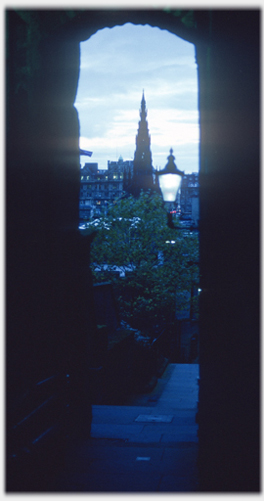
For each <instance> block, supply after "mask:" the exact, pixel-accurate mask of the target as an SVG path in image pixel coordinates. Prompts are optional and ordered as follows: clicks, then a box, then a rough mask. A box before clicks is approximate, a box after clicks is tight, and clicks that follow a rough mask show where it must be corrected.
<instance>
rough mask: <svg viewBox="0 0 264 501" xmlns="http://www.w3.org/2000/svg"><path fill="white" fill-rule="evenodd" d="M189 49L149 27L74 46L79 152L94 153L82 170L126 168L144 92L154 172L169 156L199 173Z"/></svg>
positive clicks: (104, 33)
mask: <svg viewBox="0 0 264 501" xmlns="http://www.w3.org/2000/svg"><path fill="white" fill-rule="evenodd" d="M197 85H198V84H197V65H196V62H195V49H194V46H193V45H192V44H191V43H189V42H186V41H184V40H182V39H181V38H179V37H176V36H175V35H173V34H171V33H169V32H167V31H166V30H161V29H159V28H152V27H150V26H134V25H132V24H129V23H128V24H126V25H124V26H116V27H115V28H111V29H110V28H105V29H103V30H100V31H98V32H97V33H96V34H94V35H93V36H92V37H91V38H90V39H89V40H87V41H85V42H82V43H81V67H80V78H79V84H78V89H77V95H76V101H75V107H76V109H77V111H78V115H79V121H80V147H81V148H83V149H87V150H90V151H92V152H93V155H92V157H91V158H89V157H83V156H82V157H81V163H82V164H84V163H85V162H87V161H93V162H97V163H98V165H99V168H100V169H106V168H107V160H117V159H118V158H119V157H120V156H122V158H123V159H124V160H133V158H134V152H135V138H136V134H137V130H138V122H139V120H140V117H139V109H140V103H141V98H142V92H143V89H144V94H145V99H146V106H147V110H148V115H147V120H148V126H149V133H150V137H151V152H152V161H153V167H154V168H159V167H160V168H163V167H164V165H165V164H166V162H167V157H168V155H169V150H170V148H173V152H174V155H175V157H176V164H177V166H178V168H179V169H180V170H183V171H185V172H187V173H190V172H197V171H198V168H199V167H198V158H199V154H198V151H199V114H198V91H197Z"/></svg>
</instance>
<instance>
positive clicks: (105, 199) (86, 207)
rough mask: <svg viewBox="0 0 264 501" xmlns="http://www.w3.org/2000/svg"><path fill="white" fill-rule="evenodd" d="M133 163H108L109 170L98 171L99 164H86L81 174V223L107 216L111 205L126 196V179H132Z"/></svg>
mask: <svg viewBox="0 0 264 501" xmlns="http://www.w3.org/2000/svg"><path fill="white" fill-rule="evenodd" d="M132 170H133V161H132V160H126V161H124V160H123V159H122V158H121V157H120V158H119V160H118V161H117V162H112V161H108V168H107V169H105V170H102V169H98V164H97V163H86V164H85V165H84V167H83V168H82V169H81V173H80V199H79V216H80V222H84V221H85V220H88V219H89V218H90V217H94V216H100V215H105V214H106V213H107V208H108V206H109V204H112V203H113V201H114V200H116V199H118V198H120V197H122V196H123V195H124V190H125V183H126V179H129V178H130V177H131V172H132Z"/></svg>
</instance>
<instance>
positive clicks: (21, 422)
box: [6, 374, 68, 492]
mask: <svg viewBox="0 0 264 501" xmlns="http://www.w3.org/2000/svg"><path fill="white" fill-rule="evenodd" d="M67 411H68V402H67V377H66V374H59V375H52V376H50V377H48V378H46V379H44V380H41V381H38V382H37V383H36V384H34V385H32V387H30V388H28V389H27V390H26V391H25V392H24V394H23V395H21V397H20V398H18V399H17V400H16V401H15V402H12V405H11V404H10V403H9V408H8V416H7V439H6V490H7V491H8V492H14V491H20V492H23V491H34V490H39V489H41V487H42V488H43V489H44V490H46V489H48V486H49V480H50V479H51V477H52V473H53V472H54V471H56V468H58V464H59V461H60V457H61V454H62V451H63V450H64V446H65V444H66V435H67ZM54 467H55V470H54ZM41 490H42V489H41Z"/></svg>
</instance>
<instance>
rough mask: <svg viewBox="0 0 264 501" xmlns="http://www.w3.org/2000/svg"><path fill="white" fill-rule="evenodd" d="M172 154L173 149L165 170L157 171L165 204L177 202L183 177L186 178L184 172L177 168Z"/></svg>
mask: <svg viewBox="0 0 264 501" xmlns="http://www.w3.org/2000/svg"><path fill="white" fill-rule="evenodd" d="M172 153H173V149H172V148H171V149H170V155H169V156H168V162H167V164H166V165H165V167H164V169H162V170H159V171H156V172H157V175H158V180H159V187H160V189H161V192H162V197H163V200H164V202H175V200H176V197H177V193H178V191H179V188H180V185H181V180H182V177H183V176H184V172H182V171H180V170H179V169H178V168H177V166H176V164H175V162H174V160H175V157H174V156H173V154H172Z"/></svg>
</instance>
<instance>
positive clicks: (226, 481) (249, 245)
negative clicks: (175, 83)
mask: <svg viewBox="0 0 264 501" xmlns="http://www.w3.org/2000/svg"><path fill="white" fill-rule="evenodd" d="M197 61H198V64H199V73H200V96H199V99H200V113H201V115H200V117H201V170H200V218H201V219H200V271H201V288H202V294H201V302H200V308H201V309H200V319H201V320H200V397H199V400H200V403H199V408H200V413H199V437H200V456H201V464H202V469H201V470H202V478H201V481H202V486H203V487H204V488H205V489H207V490H213V491H214V490H215V489H216V490H220V491H229V490H230V491H250V490H258V488H259V484H258V479H259V463H258V461H259V446H260V444H259V439H260V436H259V411H260V409H259V375H260V373H259V369H260V366H259V357H260V342H259V341H260V340H259V327H260V326H259V272H260V269H259V186H260V177H259V176H260V171H259V168H260V141H259V140H260V136H259V134H260V129H259V125H260V124H259V106H260V101H259V84H260V75H259V68H260V64H259V13H258V12H257V11H255V12H254V11H232V10H230V11H212V12H211V16H210V35H209V37H208V42H207V44H204V45H203V44H198V45H197Z"/></svg>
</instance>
